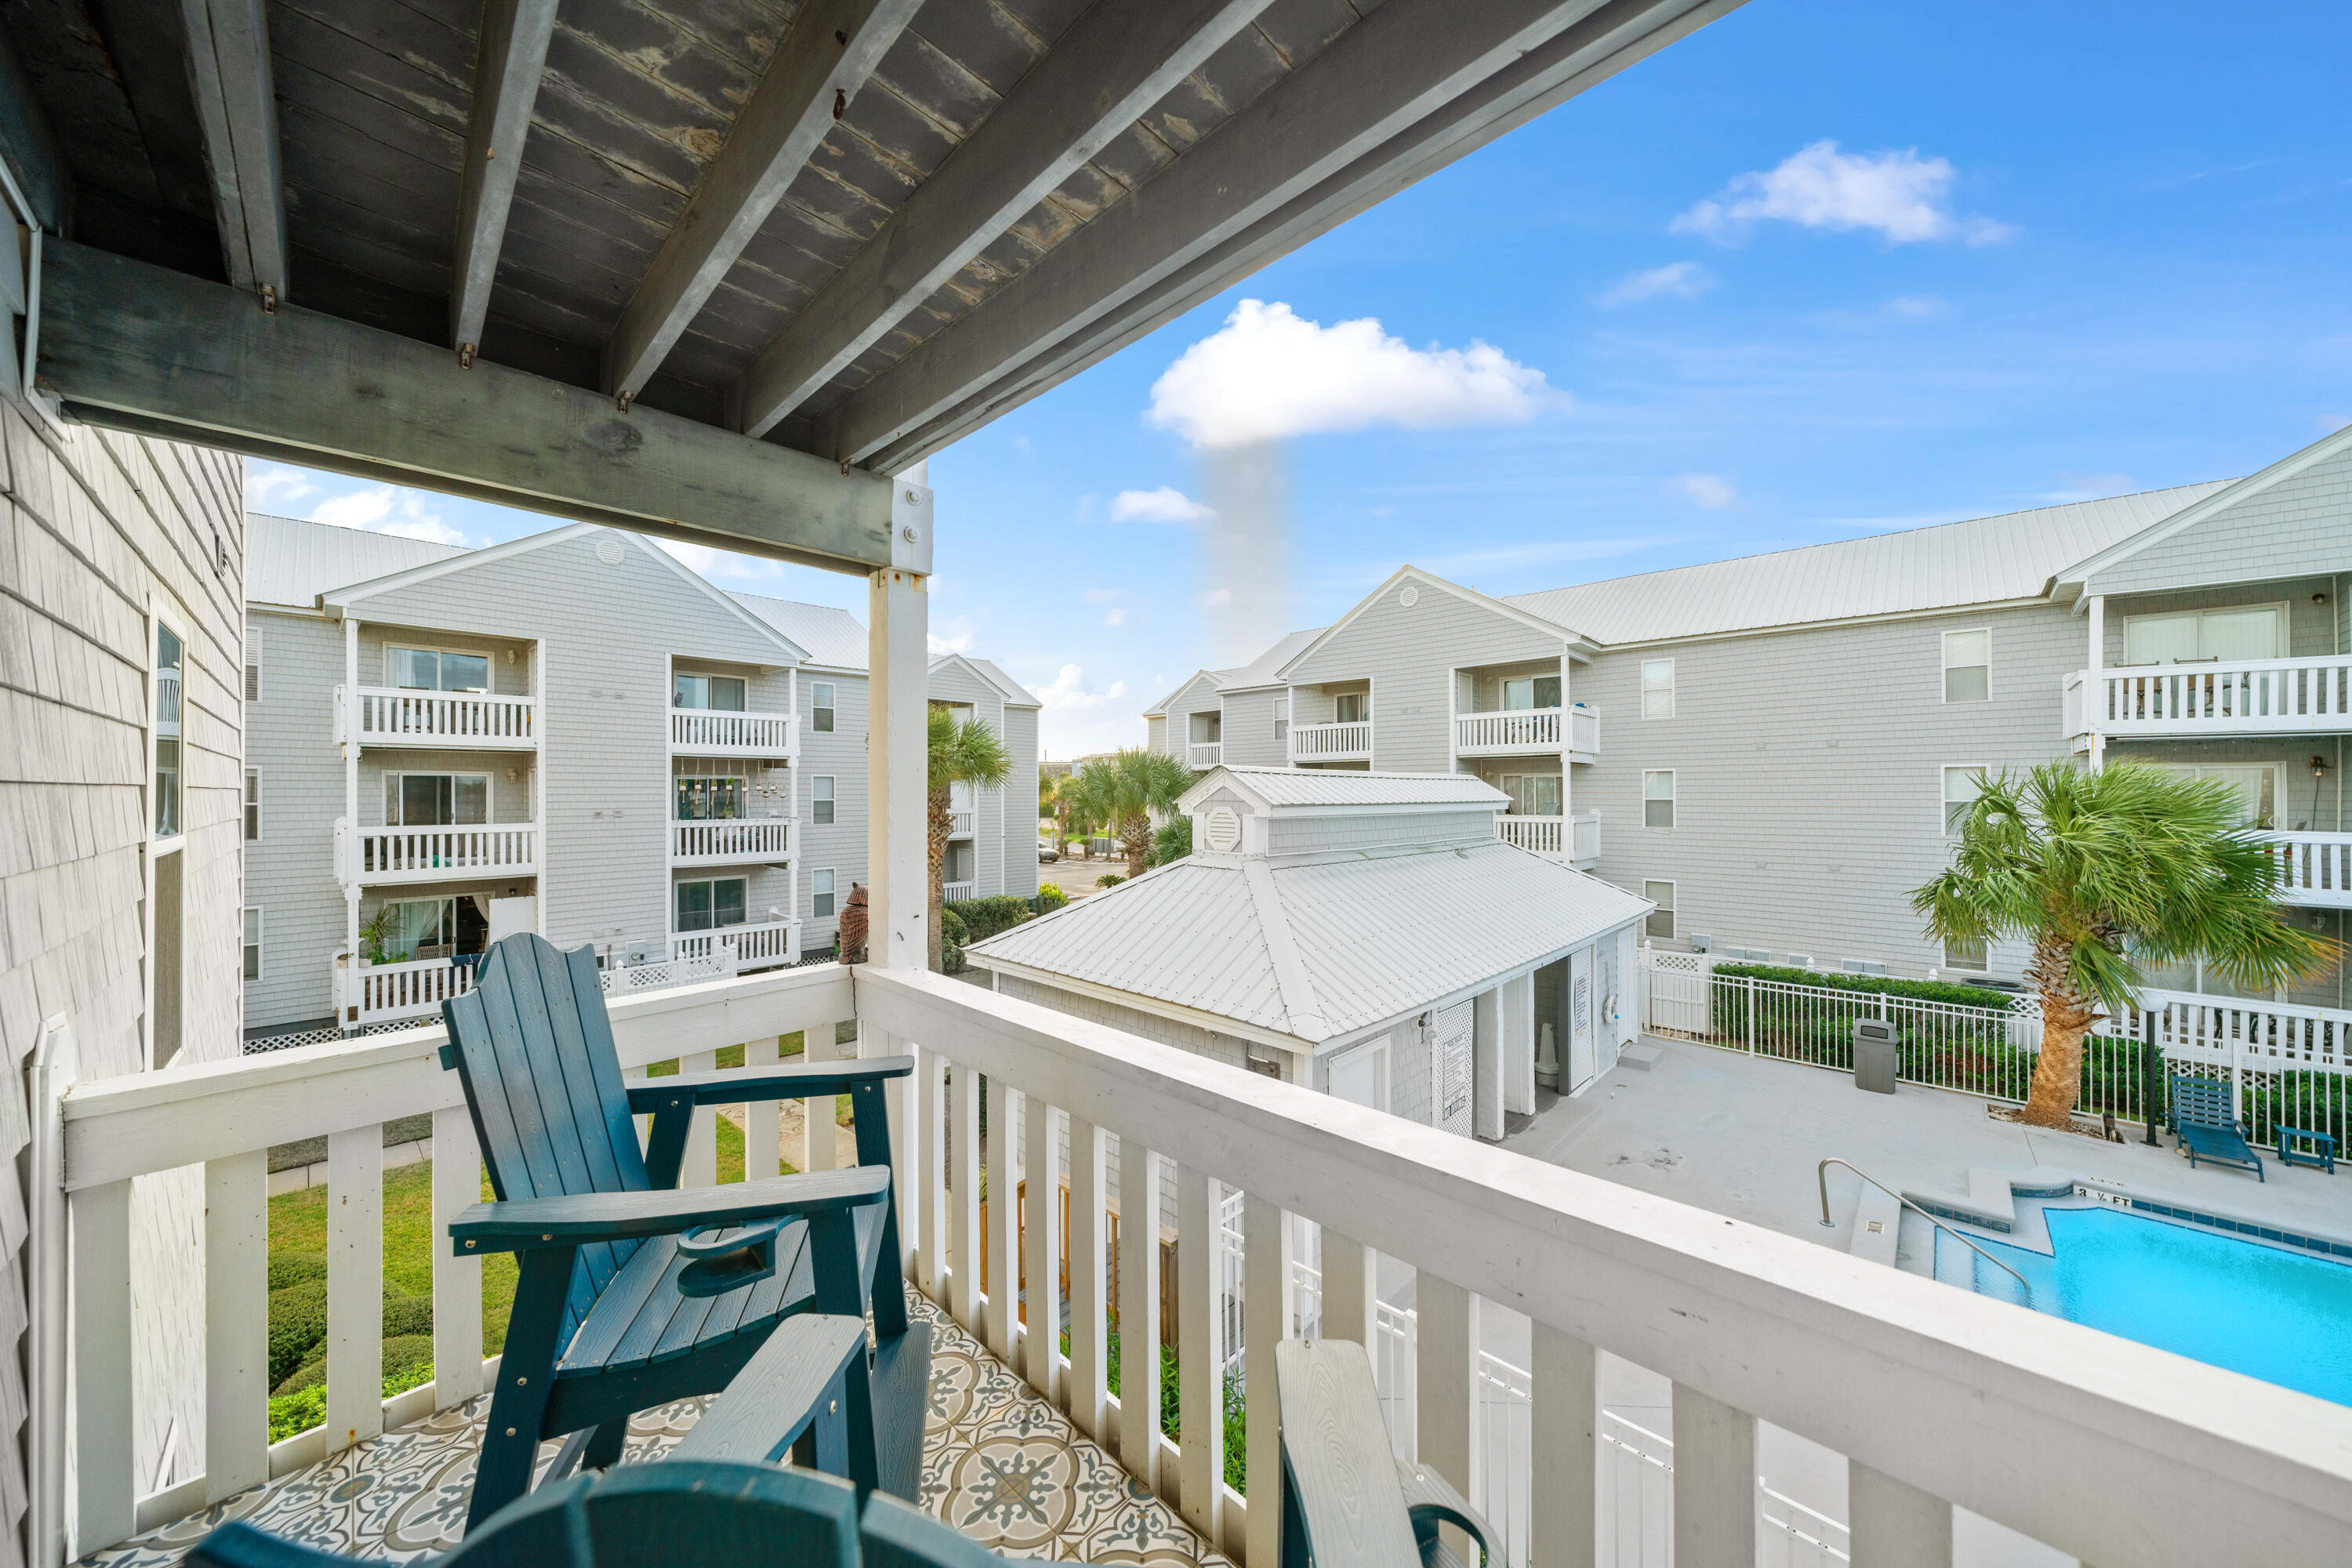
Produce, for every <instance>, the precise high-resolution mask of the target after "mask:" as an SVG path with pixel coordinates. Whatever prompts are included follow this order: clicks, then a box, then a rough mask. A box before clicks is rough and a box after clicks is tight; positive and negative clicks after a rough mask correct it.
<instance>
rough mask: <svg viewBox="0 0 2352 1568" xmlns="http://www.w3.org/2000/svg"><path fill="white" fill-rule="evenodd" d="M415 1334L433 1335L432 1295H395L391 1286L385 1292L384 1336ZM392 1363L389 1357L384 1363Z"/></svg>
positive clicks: (429, 1337) (393, 1337)
mask: <svg viewBox="0 0 2352 1568" xmlns="http://www.w3.org/2000/svg"><path fill="white" fill-rule="evenodd" d="M415 1334H423V1335H424V1336H425V1338H426V1339H428V1340H429V1339H431V1338H432V1337H433V1298H432V1297H430V1296H395V1295H394V1294H393V1293H392V1290H391V1288H390V1287H388V1286H387V1287H386V1288H385V1289H384V1293H383V1337H384V1338H385V1339H387V1340H394V1339H405V1338H408V1337H410V1336H411V1335H415ZM383 1364H384V1365H385V1366H387V1367H389V1366H390V1365H392V1363H391V1361H390V1360H389V1359H387V1360H386V1361H385V1362H384V1363H383Z"/></svg>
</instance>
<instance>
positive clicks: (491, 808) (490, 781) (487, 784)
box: [383, 768, 499, 827]
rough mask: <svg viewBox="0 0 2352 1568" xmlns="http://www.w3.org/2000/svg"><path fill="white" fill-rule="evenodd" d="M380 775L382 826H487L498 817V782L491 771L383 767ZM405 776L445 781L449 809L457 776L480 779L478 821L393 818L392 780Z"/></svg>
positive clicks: (454, 798) (454, 807)
mask: <svg viewBox="0 0 2352 1568" xmlns="http://www.w3.org/2000/svg"><path fill="white" fill-rule="evenodd" d="M408 778H419V779H447V780H448V781H449V809H450V810H452V811H455V810H457V781H458V780H459V779H477V778H478V779H479V780H481V781H482V820H481V821H479V822H448V823H442V822H394V821H393V820H392V803H393V800H394V796H395V795H397V794H398V791H397V789H396V788H395V787H394V780H396V779H408ZM383 787H384V801H383V825H384V826H386V827H489V826H494V825H495V824H496V823H497V822H498V820H499V781H498V779H497V777H496V776H495V775H494V774H491V773H467V772H460V771H459V770H457V769H456V768H386V769H385V770H384V771H383Z"/></svg>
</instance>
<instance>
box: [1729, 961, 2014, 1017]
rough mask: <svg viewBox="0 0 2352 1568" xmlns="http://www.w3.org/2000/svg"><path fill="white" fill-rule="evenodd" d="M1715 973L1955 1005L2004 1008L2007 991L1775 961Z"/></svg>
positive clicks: (1735, 965) (2007, 1002)
mask: <svg viewBox="0 0 2352 1568" xmlns="http://www.w3.org/2000/svg"><path fill="white" fill-rule="evenodd" d="M1715 972H1716V973H1717V974H1727V975H1734V976H1740V975H1748V976H1753V977H1754V978H1756V979H1758V980H1776V981H1779V982H1780V984H1783V985H1818V986H1820V987H1822V989H1823V990H1825V991H1864V992H1872V993H1875V994H1880V995H1885V996H1909V997H1912V998H1914V999H1916V1000H1917V1001H1921V1002H1941V1003H1944V1004H1946V1005H1949V1006H1954V1007H1997V1008H2003V1009H2006V1008H2007V1007H2008V1006H2009V1005H2010V1002H2011V994H2010V993H2009V992H2006V991H1996V990H1994V989H1993V988H1992V987H1990V985H1956V984H1952V983H1951V982H1949V981H1946V980H1896V979H1893V978H1891V977H1889V976H1886V975H1883V974H1841V973H1831V972H1828V971H1825V970H1820V969H1790V968H1788V967H1786V966H1784V965H1781V964H1777V963H1718V964H1717V965H1716V966H1715Z"/></svg>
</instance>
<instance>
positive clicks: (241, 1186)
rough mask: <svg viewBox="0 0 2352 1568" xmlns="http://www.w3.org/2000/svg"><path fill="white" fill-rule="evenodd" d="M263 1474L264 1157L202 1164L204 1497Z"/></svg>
mask: <svg viewBox="0 0 2352 1568" xmlns="http://www.w3.org/2000/svg"><path fill="white" fill-rule="evenodd" d="M268 1479H269V1154H268V1151H267V1150H262V1149H256V1150H255V1151H253V1152H251V1153H249V1154H231V1155H229V1156H227V1157H226V1158H225V1159H219V1160H208V1161H206V1162H205V1502H207V1503H215V1502H219V1501H222V1500H224V1499H226V1498H231V1497H234V1496H236V1494H237V1493H238V1492H241V1491H243V1490H245V1489H247V1487H257V1486H259V1485H261V1483H262V1482H264V1481H266V1480H268Z"/></svg>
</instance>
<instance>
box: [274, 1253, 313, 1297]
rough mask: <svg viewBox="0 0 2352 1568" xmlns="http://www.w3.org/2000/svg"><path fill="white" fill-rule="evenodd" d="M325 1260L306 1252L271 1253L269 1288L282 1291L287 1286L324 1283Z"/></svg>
mask: <svg viewBox="0 0 2352 1568" xmlns="http://www.w3.org/2000/svg"><path fill="white" fill-rule="evenodd" d="M326 1278H327V1260H326V1259H325V1258H320V1257H318V1256H316V1255H315V1254H312V1253H308V1252H273V1253H271V1254H270V1255H269V1288H270V1289H272V1290H283V1289H286V1288H287V1287H288V1286H289V1285H307V1284H309V1283H310V1282H311V1281H312V1280H318V1281H320V1282H322V1283H323V1282H324V1281H325V1279H326Z"/></svg>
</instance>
